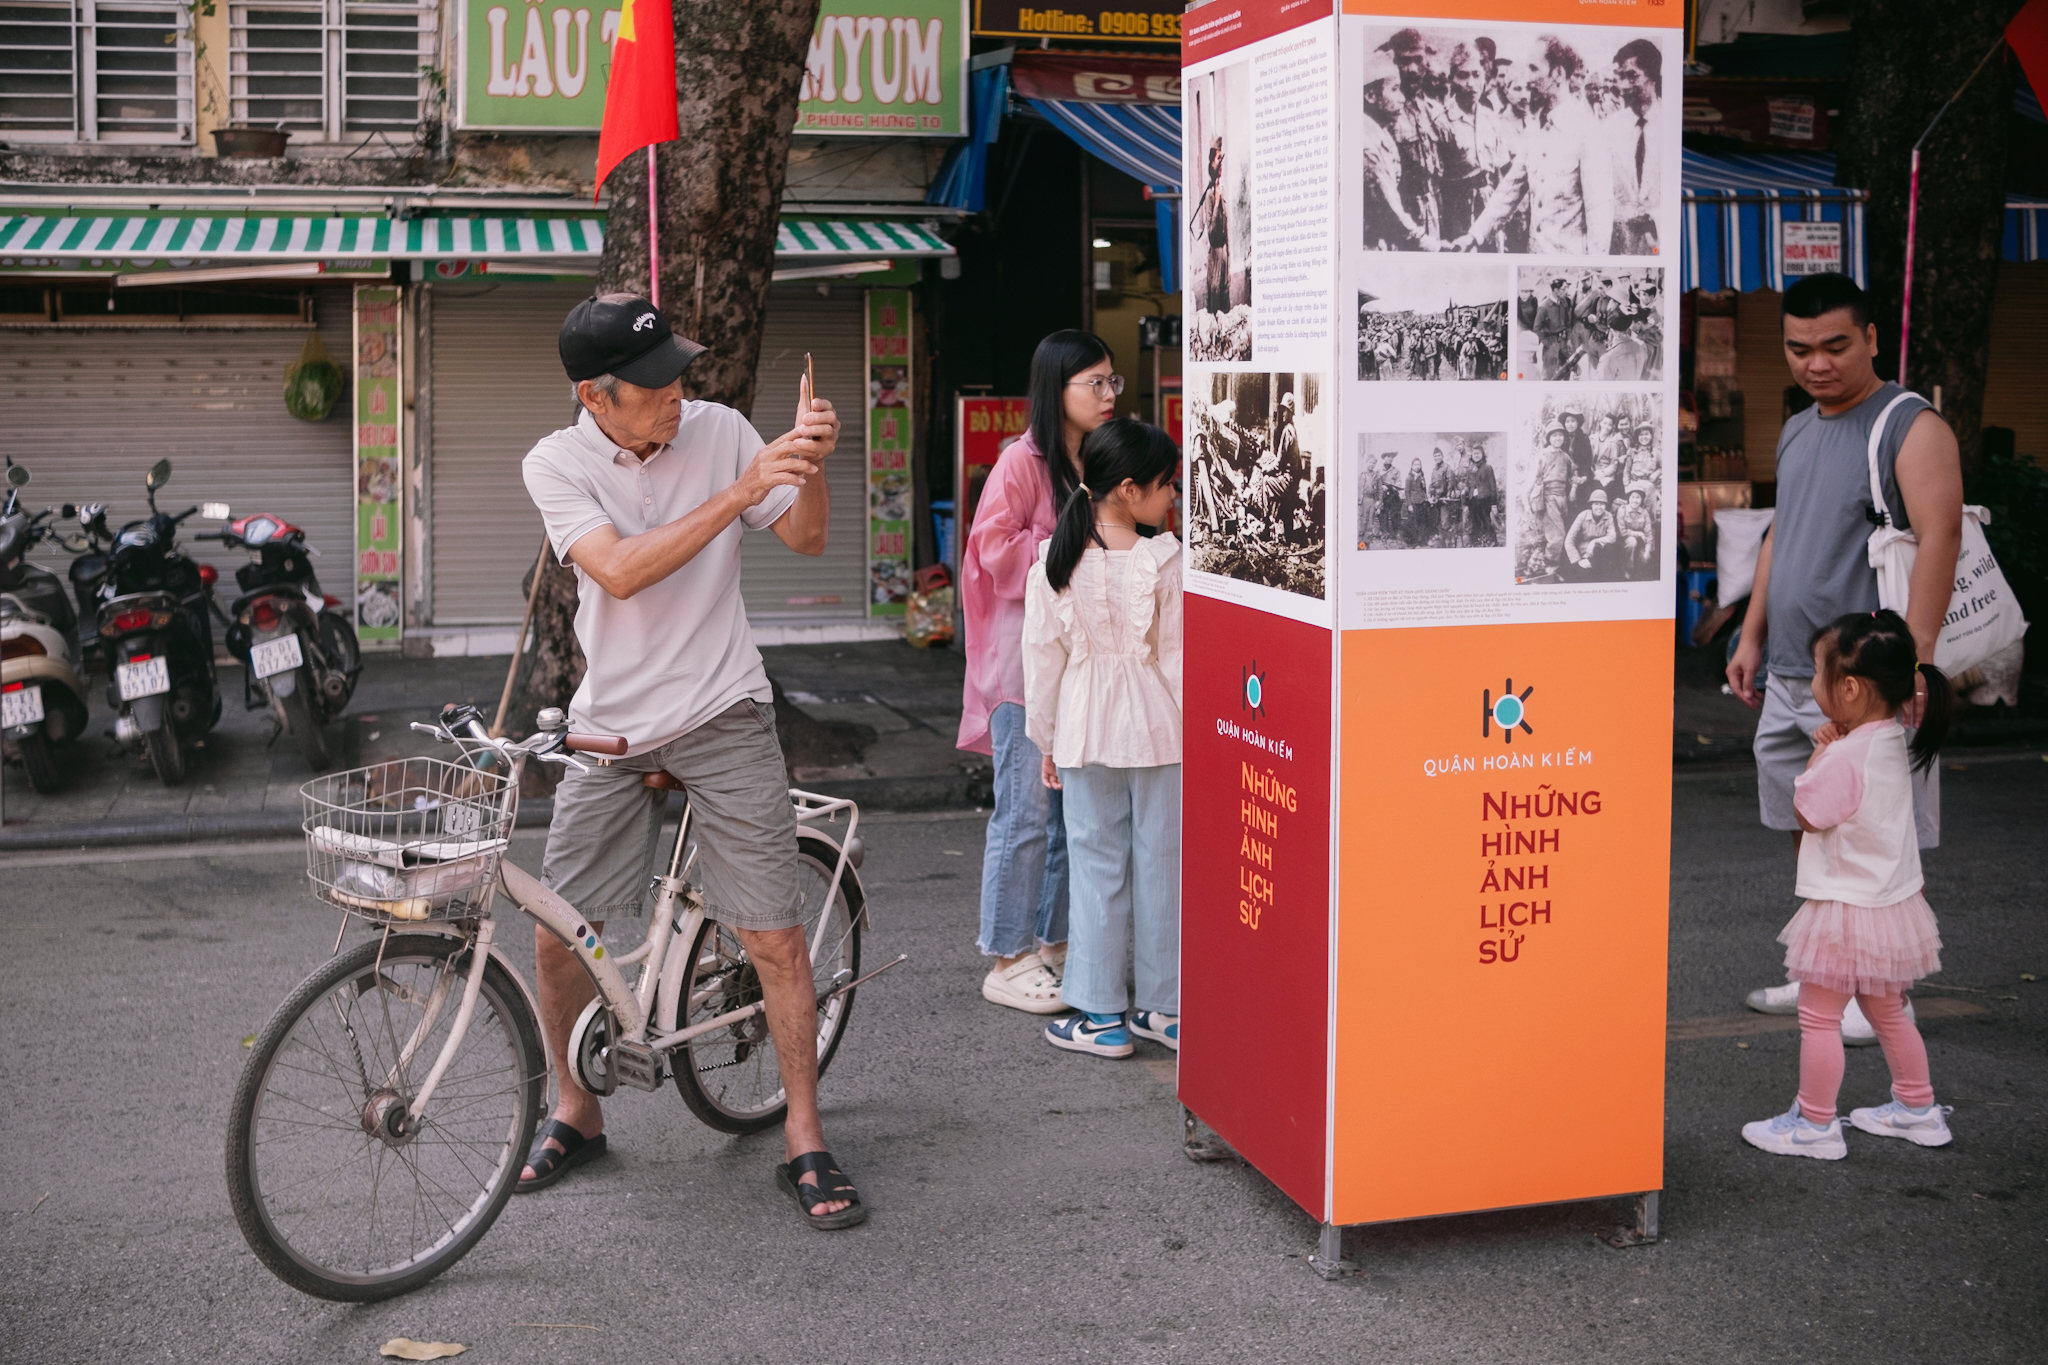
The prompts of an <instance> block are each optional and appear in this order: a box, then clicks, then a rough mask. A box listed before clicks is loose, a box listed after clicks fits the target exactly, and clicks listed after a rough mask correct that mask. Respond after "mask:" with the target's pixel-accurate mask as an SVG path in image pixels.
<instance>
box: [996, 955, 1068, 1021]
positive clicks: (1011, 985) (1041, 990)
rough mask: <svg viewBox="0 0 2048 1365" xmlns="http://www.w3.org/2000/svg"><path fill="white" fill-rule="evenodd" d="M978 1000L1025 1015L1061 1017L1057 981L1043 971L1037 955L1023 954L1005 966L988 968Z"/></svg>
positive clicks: (1042, 964) (1043, 966)
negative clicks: (1018, 1011)
mask: <svg viewBox="0 0 2048 1365" xmlns="http://www.w3.org/2000/svg"><path fill="white" fill-rule="evenodd" d="M981 998H982V999H984V1000H986V1001H988V1002H989V1003H990V1004H991V1005H1005V1006H1008V1007H1009V1008H1010V1009H1013V1010H1022V1011H1024V1012H1025V1013H1026V1014H1060V1013H1062V1012H1064V1011H1065V1010H1066V1008H1067V1007H1066V1006H1065V1005H1064V1004H1062V1003H1060V979H1059V978H1058V977H1056V976H1054V975H1053V974H1052V973H1051V972H1050V971H1048V970H1047V969H1046V965H1045V963H1044V962H1042V961H1040V960H1039V957H1038V954H1037V953H1026V954H1024V956H1022V957H1020V958H1018V959H1017V960H1016V961H1015V962H1012V963H1011V964H1010V965H1009V966H1007V967H991V968H989V971H988V975H987V976H984V977H983V978H982V979H981Z"/></svg>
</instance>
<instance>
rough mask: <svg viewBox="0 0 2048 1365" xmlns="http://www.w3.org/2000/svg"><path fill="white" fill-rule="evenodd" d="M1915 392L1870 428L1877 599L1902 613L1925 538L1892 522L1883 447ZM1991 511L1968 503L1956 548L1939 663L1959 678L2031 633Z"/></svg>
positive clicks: (1872, 552)
mask: <svg viewBox="0 0 2048 1365" xmlns="http://www.w3.org/2000/svg"><path fill="white" fill-rule="evenodd" d="M1915 396H1916V395H1914V394H1911V393H1902V394H1900V395H1899V396H1898V397H1896V398H1894V399H1892V401H1891V402H1890V403H1888V404H1886V405H1885V409H1884V411H1883V412H1881V413H1879V414H1878V415H1877V421H1876V422H1875V423H1874V424H1873V425H1872V426H1871V428H1870V449H1869V452H1868V453H1869V460H1870V505H1871V508H1872V509H1873V511H1874V512H1875V513H1876V514H1877V516H1879V517H1881V518H1882V521H1881V522H1880V524H1879V525H1878V527H1877V529H1876V530H1874V531H1872V532H1871V533H1870V567H1871V568H1873V569H1875V570H1877V600H1878V603H1879V605H1881V606H1884V607H1886V608H1888V609H1890V610H1892V611H1895V612H1897V613H1898V614H1899V615H1901V616H1904V615H1905V614H1906V599H1907V596H1908V595H1909V594H1910V593H1911V591H1912V586H1913V560H1914V558H1915V557H1916V556H1917V555H1918V554H1919V552H1920V542H1919V540H1918V539H1917V538H1915V536H1914V535H1913V533H1912V532H1911V531H1902V530H1900V529H1899V528H1898V527H1896V526H1894V525H1893V524H1892V519H1891V509H1890V507H1889V506H1888V505H1887V504H1886V502H1885V500H1884V479H1883V476H1882V475H1881V474H1880V473H1879V472H1878V468H1877V448H1878V445H1879V444H1880V443H1881V442H1882V441H1883V440H1884V432H1885V427H1886V425H1887V424H1889V423H1890V421H1891V416H1892V412H1893V410H1894V409H1896V408H1897V407H1898V406H1899V404H1901V403H1903V402H1905V401H1906V400H1907V399H1908V398H1912V397H1915ZM1990 520H1991V513H1990V512H1989V511H1987V510H1985V509H1984V508H1982V507H1975V506H1965V507H1964V508H1963V539H1962V547H1961V549H1960V550H1959V551H1958V552H1957V554H1956V572H1955V579H1954V582H1955V587H1954V589H1953V591H1952V593H1951V595H1950V597H1949V600H1948V614H1947V615H1946V616H1945V617H1944V618H1943V619H1942V623H1941V639H1940V641H1939V642H1938V643H1937V644H1936V645H1935V647H1934V666H1935V667H1936V668H1939V669H1940V670H1941V671H1942V672H1944V673H1946V674H1948V676H1949V677H1951V678H1953V677H1955V676H1956V675H1957V674H1959V673H1962V672H1964V671H1965V670H1967V669H1971V668H1974V667H1976V666H1977V665H1978V664H1981V663H1983V662H1984V661H1985V660H1986V659H1988V658H1990V657H1991V656H1992V655H1994V654H1996V653H1998V652H1999V651H2000V650H2002V649H2005V648H2006V647H2007V646H2009V645H2011V644H2013V643H2014V642H2015V641H2017V640H2018V639H2019V638H2020V637H2021V636H2023V635H2025V634H2026V633H2027V620H2026V617H2024V616H2022V615H2020V604H2019V603H2018V601H2016V600H2015V599H2014V598H2013V595H2012V589H2011V588H2010V587H2009V586H2007V584H2006V581H2005V571H2004V570H2002V569H2000V568H1999V567H1998V560H1997V558H1996V557H1995V556H1994V555H1993V554H1992V553H1991V546H1990V544H1989V543H1988V542H1987V541H1986V540H1985V539H1984V527H1985V525H1986V523H1988V522H1989V521H1990Z"/></svg>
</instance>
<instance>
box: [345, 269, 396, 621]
mask: <svg viewBox="0 0 2048 1365" xmlns="http://www.w3.org/2000/svg"><path fill="white" fill-rule="evenodd" d="M403 298H404V291H403V290H398V289H371V288H358V289H357V290H356V295H355V350H356V383H355V390H356V396H355V402H356V423H355V453H356V459H355V471H356V556H355V603H356V635H357V637H358V638H359V639H360V640H361V641H362V643H363V644H364V645H365V646H366V647H367V646H374V645H379V644H382V645H395V644H396V643H397V642H398V637H399V632H400V627H401V626H402V625H403V623H404V612H403V609H402V606H401V603H400V599H399V582H400V574H401V572H402V569H403V565H402V563H401V557H402V552H403V549H404V532H405V515H404V507H403V501H402V500H403V494H404V475H403V469H404V463H403V459H402V457H401V454H400V434H401V432H402V430H403V413H402V412H401V410H400V408H401V405H400V393H399V377H398V376H399V369H398V361H399V356H398V348H399V342H400V338H401V336H402V335H403V332H402V329H401V328H400V326H399V323H400V318H401V313H402V309H403Z"/></svg>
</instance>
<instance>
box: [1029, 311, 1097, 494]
mask: <svg viewBox="0 0 2048 1365" xmlns="http://www.w3.org/2000/svg"><path fill="white" fill-rule="evenodd" d="M1115 359H1116V355H1115V354H1114V353H1113V352H1112V351H1111V350H1110V349H1109V346H1108V344H1107V343H1106V342H1104V341H1103V339H1102V338H1101V337H1099V336H1097V335H1095V333H1093V332H1083V331H1080V330H1078V329H1075V328H1068V329H1067V330H1065V331H1061V332H1054V333H1052V334H1051V335H1050V336H1048V337H1046V339H1045V340H1043V341H1041V342H1039V343H1038V349H1037V350H1036V351H1033V352H1032V353H1031V444H1033V445H1035V446H1037V447H1038V458H1040V459H1041V460H1044V461H1045V463H1046V467H1047V468H1048V469H1050V470H1051V471H1052V505H1053V506H1054V507H1064V506H1066V505H1067V499H1068V497H1070V496H1071V495H1072V494H1073V491H1074V485H1075V484H1076V483H1078V482H1079V481H1080V480H1079V477H1078V476H1077V475H1076V474H1075V473H1074V462H1073V461H1072V460H1070V459H1068V458H1067V381H1068V380H1069V379H1072V378H1073V377H1074V376H1075V375H1077V374H1079V373H1081V371H1083V370H1085V369H1087V368H1088V367H1089V366H1091V365H1100V364H1101V363H1102V362H1103V361H1105V360H1109V361H1114V360H1115Z"/></svg>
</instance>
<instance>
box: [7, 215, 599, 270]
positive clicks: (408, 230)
mask: <svg viewBox="0 0 2048 1365" xmlns="http://www.w3.org/2000/svg"><path fill="white" fill-rule="evenodd" d="M603 250H604V220H603V219H602V218H408V219H405V220H404V221H402V222H401V221H395V220H393V219H390V218H205V217H144V218H82V217H80V218H71V217H62V218H60V217H41V216H25V215H23V216H6V217H0V265H19V264H23V263H24V262H23V261H21V260H20V259H18V258H21V257H28V258H32V259H49V258H66V259H75V258H80V257H86V258H90V257H117V258H120V259H124V260H134V259H138V258H141V259H150V258H155V257H171V258H173V259H190V260H210V261H251V260H255V261H299V260H327V259H331V258H335V257H353V258H362V257H380V258H384V259H397V260H406V259H420V258H427V259H434V258H440V257H472V258H478V259H486V260H500V259H511V260H516V259H519V258H522V257H534V258H551V259H560V258H563V257H578V256H588V257H595V256H597V255H599V254H600V253H601V252H602V251H603ZM9 258H16V259H9Z"/></svg>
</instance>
